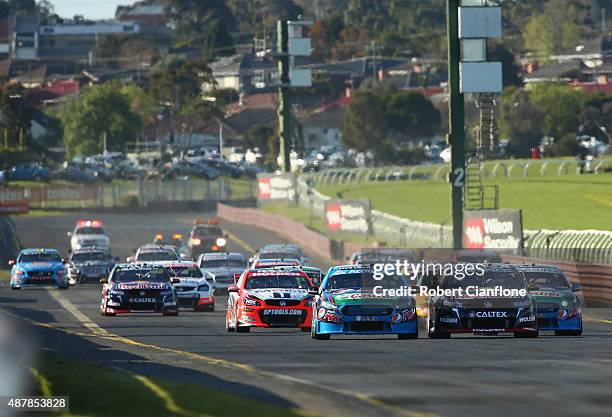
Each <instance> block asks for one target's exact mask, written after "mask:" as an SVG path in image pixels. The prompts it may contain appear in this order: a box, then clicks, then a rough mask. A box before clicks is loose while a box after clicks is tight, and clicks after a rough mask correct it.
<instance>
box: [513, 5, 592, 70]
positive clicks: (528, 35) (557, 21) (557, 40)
mask: <svg viewBox="0 0 612 417" xmlns="http://www.w3.org/2000/svg"><path fill="white" fill-rule="evenodd" d="M578 20H579V12H578V7H577V6H576V4H575V0H554V1H549V2H548V3H546V5H545V6H544V11H543V12H542V13H538V14H535V15H534V16H533V17H531V19H529V21H528V22H527V25H526V26H525V30H524V32H523V33H524V34H523V40H524V44H525V49H527V50H528V51H531V52H534V53H536V55H537V56H538V57H539V58H541V59H542V60H544V61H546V60H548V59H549V57H550V56H551V55H552V54H555V53H560V52H562V51H564V50H566V49H568V48H571V47H572V46H575V45H576V44H577V43H578V42H579V41H580V39H582V37H583V32H584V29H583V28H581V26H580V25H579V24H578V23H577V22H578Z"/></svg>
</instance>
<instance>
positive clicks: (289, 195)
mask: <svg viewBox="0 0 612 417" xmlns="http://www.w3.org/2000/svg"><path fill="white" fill-rule="evenodd" d="M257 185H258V188H259V194H258V197H257V199H258V201H259V202H266V201H295V199H296V191H295V190H296V178H295V175H294V174H279V175H274V174H259V175H257Z"/></svg>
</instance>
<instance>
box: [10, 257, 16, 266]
mask: <svg viewBox="0 0 612 417" xmlns="http://www.w3.org/2000/svg"><path fill="white" fill-rule="evenodd" d="M16 263H17V262H15V260H14V259H11V260H9V261H8V264H9V266H13V265H15V264H16Z"/></svg>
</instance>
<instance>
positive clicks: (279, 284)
mask: <svg viewBox="0 0 612 417" xmlns="http://www.w3.org/2000/svg"><path fill="white" fill-rule="evenodd" d="M310 287H311V285H310V282H309V281H308V279H307V278H305V277H303V276H302V275H299V274H269V275H268V274H266V275H255V276H251V277H249V278H247V281H246V284H245V288H246V289H247V290H253V289H257V288H299V289H309V288H310Z"/></svg>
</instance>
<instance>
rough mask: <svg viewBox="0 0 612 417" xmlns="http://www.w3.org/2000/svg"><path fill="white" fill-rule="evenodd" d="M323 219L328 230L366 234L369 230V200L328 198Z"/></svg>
mask: <svg viewBox="0 0 612 417" xmlns="http://www.w3.org/2000/svg"><path fill="white" fill-rule="evenodd" d="M325 220H326V222H327V230H329V231H330V232H352V233H362V234H368V233H370V230H371V219H370V201H369V200H328V201H327V202H326V203H325Z"/></svg>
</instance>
